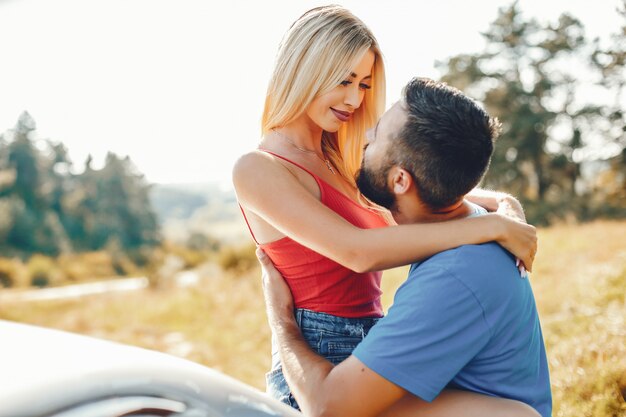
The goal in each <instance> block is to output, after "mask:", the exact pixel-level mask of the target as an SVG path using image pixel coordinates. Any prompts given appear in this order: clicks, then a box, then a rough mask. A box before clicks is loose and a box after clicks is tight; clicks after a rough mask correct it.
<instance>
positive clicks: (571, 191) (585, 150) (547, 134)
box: [438, 2, 611, 223]
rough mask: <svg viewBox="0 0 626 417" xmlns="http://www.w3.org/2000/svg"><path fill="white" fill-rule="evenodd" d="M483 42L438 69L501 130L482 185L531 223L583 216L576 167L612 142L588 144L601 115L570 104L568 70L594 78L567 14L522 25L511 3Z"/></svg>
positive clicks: (583, 193)
mask: <svg viewBox="0 0 626 417" xmlns="http://www.w3.org/2000/svg"><path fill="white" fill-rule="evenodd" d="M483 36H484V38H485V40H486V48H485V50H484V51H483V52H481V53H477V54H463V55H458V56H455V57H452V58H450V59H448V60H447V61H445V62H443V63H439V64H438V65H439V68H440V69H441V70H442V71H443V73H444V75H443V77H442V80H443V81H445V82H447V83H449V84H451V85H454V86H456V87H458V88H460V89H461V90H464V91H466V92H467V93H468V94H469V95H470V96H473V97H475V98H477V99H479V100H481V101H482V102H483V103H484V104H485V106H486V108H487V110H488V111H489V113H490V114H492V115H493V116H496V117H498V118H499V119H500V121H501V122H502V127H503V129H502V134H501V136H500V139H499V141H498V144H497V146H496V150H495V153H494V157H493V160H492V165H491V168H490V170H489V173H488V174H487V176H486V178H485V185H487V186H489V187H494V188H498V189H504V190H508V191H510V192H512V193H513V194H515V195H517V196H519V197H520V198H521V199H522V201H523V202H524V204H525V206H526V207H527V210H528V214H529V217H530V218H531V220H532V221H534V222H539V223H545V222H548V221H550V220H551V216H552V217H554V216H563V215H567V214H568V213H569V214H573V215H575V216H576V217H578V218H584V217H586V216H588V206H587V204H588V197H589V195H590V193H591V188H590V187H589V186H588V184H586V183H585V181H586V179H585V178H584V175H583V165H584V164H585V163H587V162H588V161H589V159H590V158H589V157H586V155H590V154H592V152H591V150H592V148H594V149H598V148H600V147H602V146H604V145H605V144H606V143H607V142H610V140H611V139H610V138H608V137H603V138H601V139H602V140H601V141H597V140H590V135H589V126H590V120H591V119H593V118H594V117H597V115H599V114H600V107H599V106H597V105H585V106H582V105H580V104H579V101H580V100H578V97H577V87H578V84H577V74H576V73H574V72H572V68H576V70H578V71H583V72H584V71H587V72H591V71H592V70H593V68H592V66H591V63H590V60H589V56H590V53H589V51H588V49H589V43H588V42H587V41H586V38H585V33H584V29H583V26H582V24H581V23H580V22H579V21H578V20H577V19H576V18H574V17H573V16H570V15H568V14H563V15H561V16H560V18H559V19H558V21H557V22H555V23H548V24H544V23H540V22H538V21H536V20H534V19H525V18H524V17H523V15H522V13H521V11H520V9H519V6H518V3H517V2H515V3H513V4H512V5H510V6H509V7H506V8H503V9H501V10H500V11H499V15H498V17H497V18H496V20H495V21H494V22H493V23H492V24H491V26H490V27H489V29H488V30H487V31H486V32H485V33H483ZM557 208H558V210H557Z"/></svg>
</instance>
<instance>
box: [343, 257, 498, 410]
mask: <svg viewBox="0 0 626 417" xmlns="http://www.w3.org/2000/svg"><path fill="white" fill-rule="evenodd" d="M490 336H491V335H490V329H489V326H488V325H487V322H486V320H485V317H484V313H483V308H482V307H481V305H480V303H479V302H478V300H477V298H476V297H475V295H474V293H473V292H472V291H471V290H470V289H469V288H468V287H467V286H465V285H464V284H463V281H462V278H458V277H456V276H454V275H452V274H451V273H450V272H448V271H446V270H444V269H441V268H439V267H437V266H434V267H428V266H427V265H422V267H420V268H417V270H415V271H414V270H413V269H412V270H411V273H410V276H409V278H408V279H407V281H406V282H405V283H404V284H403V285H402V286H401V287H400V288H399V289H398V291H397V292H396V296H395V298H394V303H393V306H392V307H391V308H390V310H389V313H388V314H387V316H385V317H384V318H383V319H381V320H380V321H379V322H378V323H377V324H376V325H375V326H374V327H373V328H372V330H371V331H370V333H369V334H368V335H367V337H366V338H365V339H364V340H363V342H361V343H360V344H359V346H358V347H357V348H356V350H355V351H354V355H355V356H356V357H357V358H358V359H359V360H360V361H361V362H363V363H364V364H365V365H366V366H367V367H368V368H370V369H371V370H373V371H374V372H376V373H378V374H379V375H381V376H382V377H384V378H386V379H387V380H389V381H391V382H393V383H394V384H396V385H399V386H401V387H402V388H404V389H406V390H407V391H409V392H411V393H412V394H414V395H417V396H418V397H420V398H422V399H424V400H426V401H432V400H434V399H435V397H436V396H437V395H438V394H439V393H440V392H441V390H442V389H443V388H445V386H446V385H447V384H448V383H449V382H450V381H451V380H452V379H453V378H454V377H455V375H456V374H457V373H459V371H461V370H462V369H463V368H464V367H465V366H466V365H467V364H468V362H470V360H471V359H472V358H473V357H474V356H475V355H476V354H477V353H478V352H479V351H480V350H481V349H482V348H483V347H484V346H485V345H486V344H487V342H488V340H489V338H490Z"/></svg>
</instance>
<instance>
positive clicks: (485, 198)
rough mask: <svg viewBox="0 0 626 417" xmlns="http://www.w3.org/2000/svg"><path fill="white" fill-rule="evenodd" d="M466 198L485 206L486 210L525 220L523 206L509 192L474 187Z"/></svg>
mask: <svg viewBox="0 0 626 417" xmlns="http://www.w3.org/2000/svg"><path fill="white" fill-rule="evenodd" d="M466 198H467V199H468V200H469V201H471V202H472V203H474V204H478V205H479V206H481V207H483V208H485V209H486V210H487V211H490V212H496V213H500V214H503V215H505V216H509V217H511V218H513V219H516V220H519V221H522V222H526V216H525V215H524V208H523V207H522V205H521V204H520V202H519V201H518V200H517V199H516V198H515V197H513V196H512V195H510V194H507V193H503V192H501V191H491V190H483V189H482V188H474V189H473V190H472V191H471V192H470V193H469V194H467V196H466Z"/></svg>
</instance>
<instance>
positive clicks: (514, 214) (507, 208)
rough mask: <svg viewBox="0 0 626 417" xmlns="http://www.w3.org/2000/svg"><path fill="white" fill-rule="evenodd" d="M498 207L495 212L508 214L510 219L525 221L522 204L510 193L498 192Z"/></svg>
mask: <svg viewBox="0 0 626 417" xmlns="http://www.w3.org/2000/svg"><path fill="white" fill-rule="evenodd" d="M496 201H497V203H498V208H497V209H496V213H498V214H502V215H505V216H508V217H510V218H512V219H515V220H519V221H521V222H524V223H526V216H525V215H524V208H523V207H522V204H521V203H520V202H519V201H518V200H517V199H516V198H515V197H513V196H512V195H508V194H504V193H502V194H500V195H499V196H498V198H497V199H496Z"/></svg>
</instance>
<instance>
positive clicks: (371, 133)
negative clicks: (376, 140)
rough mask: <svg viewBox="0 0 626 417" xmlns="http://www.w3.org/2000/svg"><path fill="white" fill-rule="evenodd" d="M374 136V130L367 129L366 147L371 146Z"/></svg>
mask: <svg viewBox="0 0 626 417" xmlns="http://www.w3.org/2000/svg"><path fill="white" fill-rule="evenodd" d="M373 135H374V128H373V127H372V128H370V129H367V130H366V131H365V145H369V144H370V142H371V141H372V137H373Z"/></svg>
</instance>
